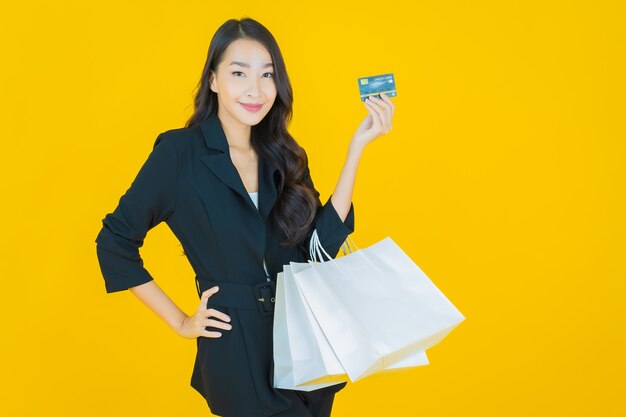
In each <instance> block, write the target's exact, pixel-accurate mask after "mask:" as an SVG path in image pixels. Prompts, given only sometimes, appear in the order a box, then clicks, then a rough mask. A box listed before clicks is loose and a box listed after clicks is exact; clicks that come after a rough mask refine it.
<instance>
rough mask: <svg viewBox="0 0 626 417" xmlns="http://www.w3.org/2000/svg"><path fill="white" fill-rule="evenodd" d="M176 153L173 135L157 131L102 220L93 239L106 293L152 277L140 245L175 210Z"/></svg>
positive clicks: (134, 284) (143, 281) (144, 281)
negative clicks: (139, 165) (125, 188)
mask: <svg viewBox="0 0 626 417" xmlns="http://www.w3.org/2000/svg"><path fill="white" fill-rule="evenodd" d="M177 155H178V153H177V151H176V143H175V138H174V137H171V136H167V135H166V134H165V133H161V134H159V136H158V137H157V139H156V141H155V142H154V145H153V147H152V151H151V152H150V154H149V156H148V158H147V160H146V161H145V162H144V163H143V165H142V166H141V168H140V170H139V172H138V173H137V175H136V177H135V179H134V180H133V182H132V183H131V185H130V187H129V188H128V189H127V190H126V192H125V193H124V195H122V197H120V199H119V203H118V205H117V207H116V208H115V210H114V211H113V212H112V213H108V214H106V216H105V217H104V219H102V228H101V230H100V232H99V233H98V235H97V237H96V240H95V242H96V254H97V258H98V262H99V264H100V269H101V271H102V276H103V277H104V283H105V289H106V292H107V293H112V292H116V291H122V290H126V289H128V288H130V287H134V286H137V285H141V284H144V283H146V282H148V281H151V280H152V279H153V278H152V276H151V275H150V273H149V272H148V270H147V269H146V268H145V267H144V265H143V260H142V259H141V256H140V254H139V248H140V247H141V246H143V242H144V238H145V237H146V234H147V233H148V231H149V230H150V229H152V228H153V227H155V226H156V225H158V224H159V223H161V222H162V221H164V220H167V219H168V217H169V216H170V215H171V214H172V213H173V212H174V210H175V209H176V200H177V193H178V191H177V184H178V156H177Z"/></svg>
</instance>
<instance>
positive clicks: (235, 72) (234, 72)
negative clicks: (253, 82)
mask: <svg viewBox="0 0 626 417" xmlns="http://www.w3.org/2000/svg"><path fill="white" fill-rule="evenodd" d="M237 73H239V74H243V72H241V71H233V72H231V74H237Z"/></svg>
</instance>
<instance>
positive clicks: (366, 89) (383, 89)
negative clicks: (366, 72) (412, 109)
mask: <svg viewBox="0 0 626 417" xmlns="http://www.w3.org/2000/svg"><path fill="white" fill-rule="evenodd" d="M358 83H359V94H360V95H361V101H365V99H366V98H367V97H369V96H376V97H378V98H380V93H385V94H386V95H387V96H388V97H395V96H397V95H398V93H397V92H396V81H395V79H394V78H393V74H392V73H390V74H382V75H374V76H372V77H362V78H359V79H358Z"/></svg>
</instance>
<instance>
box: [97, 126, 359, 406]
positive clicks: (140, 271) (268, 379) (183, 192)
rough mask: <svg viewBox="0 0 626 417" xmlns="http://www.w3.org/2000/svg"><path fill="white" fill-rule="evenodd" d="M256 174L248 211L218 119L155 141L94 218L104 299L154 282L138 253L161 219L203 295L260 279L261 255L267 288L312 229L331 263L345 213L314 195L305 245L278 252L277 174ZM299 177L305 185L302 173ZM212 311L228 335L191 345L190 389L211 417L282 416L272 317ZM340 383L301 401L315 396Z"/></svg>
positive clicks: (348, 225)
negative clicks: (224, 317)
mask: <svg viewBox="0 0 626 417" xmlns="http://www.w3.org/2000/svg"><path fill="white" fill-rule="evenodd" d="M258 170H259V171H258V174H259V177H258V178H259V185H258V187H259V190H258V192H259V194H258V204H259V208H258V209H257V207H256V206H255V205H254V203H253V202H252V200H251V199H250V196H249V195H248V192H247V191H246V189H245V187H244V184H243V182H242V180H241V177H240V176H239V174H238V172H237V170H236V168H235V166H234V165H233V163H232V160H231V158H230V153H229V149H228V142H227V140H226V136H225V134H224V130H223V128H222V125H221V122H220V120H219V118H218V117H217V115H213V116H211V117H209V118H208V119H206V120H205V121H203V122H202V123H200V124H199V125H198V126H195V127H190V128H180V129H172V130H168V131H166V132H163V133H161V134H159V135H158V137H157V139H156V141H155V143H154V146H153V149H152V152H151V153H150V155H149V156H148V158H147V160H146V161H145V163H144V164H143V166H142V167H141V169H140V170H139V172H138V174H137V176H136V177H135V179H134V180H133V182H132V183H131V185H130V187H129V188H128V190H127V191H126V192H125V194H124V195H123V196H122V197H121V198H120V199H119V203H118V205H117V207H116V208H115V210H114V211H113V212H112V213H108V214H106V216H105V217H104V219H103V220H102V223H103V225H102V228H101V230H100V231H99V233H98V235H97V237H96V240H95V242H96V243H97V245H96V252H97V257H98V261H99V265H100V269H101V271H102V275H103V277H104V284H105V289H106V292H107V293H112V292H116V291H122V290H126V289H128V288H130V287H134V286H137V285H141V284H143V283H146V282H148V281H150V280H152V279H153V278H152V276H151V275H150V273H149V272H148V270H147V269H146V268H145V267H144V265H143V260H142V258H141V256H140V254H139V248H140V247H141V246H142V245H143V242H144V238H145V237H146V234H147V233H148V231H149V230H150V229H152V228H153V227H155V226H156V225H157V224H159V223H160V222H162V221H164V222H166V224H167V225H168V226H169V228H170V229H171V231H172V232H173V233H174V235H175V236H176V237H177V239H178V240H179V241H180V243H181V244H182V246H183V249H184V250H185V253H186V255H187V258H188V260H189V262H190V264H191V266H192V268H193V270H194V272H195V274H196V278H197V279H199V281H197V282H198V283H199V288H198V290H199V291H204V290H206V289H207V288H210V287H211V286H212V285H210V286H209V285H207V283H208V282H209V281H217V282H227V283H234V284H244V285H254V284H259V283H261V282H264V281H266V279H267V278H266V276H265V271H264V268H263V258H264V257H265V260H266V264H267V269H268V272H269V274H270V278H271V280H272V281H275V280H276V274H277V273H278V272H281V271H282V266H283V265H284V264H288V263H289V262H290V261H293V262H306V260H307V259H310V256H309V253H308V248H309V240H310V237H311V234H312V233H313V230H314V229H315V230H317V234H318V236H319V240H320V243H321V245H322V246H323V247H324V249H325V250H326V251H327V252H328V253H329V254H330V255H331V256H333V257H335V256H336V255H337V253H338V252H339V249H340V247H341V245H342V243H343V242H344V240H345V239H346V237H347V236H348V235H349V234H350V233H352V232H353V231H354V205H353V204H351V206H350V211H349V213H348V215H347V217H346V219H345V221H342V220H341V218H340V217H339V215H338V213H337V212H336V210H335V209H334V207H333V205H332V203H331V201H330V197H329V198H328V200H327V201H326V203H325V204H324V205H322V204H321V202H320V201H319V193H316V194H317V198H318V203H319V205H320V206H321V207H320V208H319V210H318V211H317V214H316V220H315V222H314V225H313V226H312V227H311V230H310V231H309V233H308V235H307V238H306V239H305V240H304V241H303V242H301V243H300V244H299V245H296V246H294V247H291V248H285V247H281V246H279V245H278V236H279V235H278V232H277V231H275V230H273V228H272V227H271V226H270V223H269V221H268V214H269V213H270V211H271V210H272V207H273V206H274V204H275V203H276V199H277V197H278V195H277V184H278V181H279V180H280V175H281V174H280V172H279V170H278V168H277V167H275V166H273V165H272V164H271V163H269V161H266V160H264V159H262V158H259V164H258ZM306 178H307V180H308V181H311V177H310V173H309V170H308V168H307V177H306ZM311 184H312V182H311ZM203 283H204V284H203ZM210 304H211V300H210V299H209V303H208V305H209V306H210ZM216 308H217V307H216ZM218 309H219V310H220V311H223V312H224V313H226V314H228V315H229V316H230V317H231V324H232V326H233V327H232V330H219V331H221V332H222V337H220V338H207V337H198V338H197V340H196V341H197V348H198V350H197V353H196V360H195V363H194V367H193V371H192V375H191V386H192V387H193V388H194V389H196V390H197V391H198V392H199V393H200V394H201V395H202V396H203V397H204V398H205V399H206V401H207V403H208V405H209V408H210V409H211V411H212V413H214V414H217V415H224V416H247V417H257V416H258V417H261V416H269V415H272V414H275V413H278V412H282V411H285V410H289V409H290V408H291V401H292V399H293V398H295V396H294V395H293V392H287V391H290V390H282V389H275V388H273V387H272V385H273V384H272V382H273V349H272V324H273V315H262V314H260V312H259V311H255V310H251V309H244V308H237V307H219V308H218ZM209 329H211V330H215V329H213V328H209ZM345 385H346V383H345V382H344V383H341V384H337V385H333V386H330V387H327V388H323V389H319V390H315V391H312V392H310V393H308V394H307V395H308V396H309V398H316V397H318V398H319V397H321V396H323V395H329V394H332V393H335V392H337V391H339V390H341V389H342V388H344V387H345ZM294 409H295V408H294ZM294 415H297V414H294Z"/></svg>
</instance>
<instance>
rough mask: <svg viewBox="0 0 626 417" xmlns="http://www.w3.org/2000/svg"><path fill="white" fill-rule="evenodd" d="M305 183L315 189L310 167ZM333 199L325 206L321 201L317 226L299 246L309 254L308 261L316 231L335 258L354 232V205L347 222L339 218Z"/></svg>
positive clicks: (329, 199)
mask: <svg viewBox="0 0 626 417" xmlns="http://www.w3.org/2000/svg"><path fill="white" fill-rule="evenodd" d="M304 181H305V182H307V183H308V184H309V186H311V187H313V189H315V187H314V185H313V180H312V179H311V173H310V170H309V167H308V166H307V168H306V170H305V174H304ZM316 194H317V199H318V201H319V193H317V192H316ZM331 197H332V194H331V195H330V196H329V197H328V200H326V203H325V204H324V205H321V201H320V202H319V204H320V206H321V207H318V210H317V213H316V217H315V222H314V223H315V226H314V227H312V228H311V230H310V232H309V233H308V234H307V236H306V238H305V239H304V240H303V241H302V242H301V243H299V244H298V246H299V247H300V248H301V249H302V250H303V251H304V252H305V253H306V254H307V256H308V259H311V253H309V243H310V242H311V236H312V235H313V232H314V231H317V236H318V238H319V241H320V244H321V245H322V247H323V248H324V250H325V251H326V252H328V254H329V255H331V256H332V257H333V258H335V257H336V256H337V253H338V252H339V249H340V248H341V245H342V244H343V242H344V241H345V240H346V238H347V237H348V235H349V234H351V233H352V232H354V203H353V202H350V210H349V211H348V215H347V216H346V218H345V220H343V221H342V220H341V217H339V213H337V210H335V206H333V203H332V201H331ZM322 256H323V257H324V260H327V258H326V255H324V254H323V255H322Z"/></svg>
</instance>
